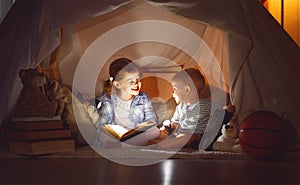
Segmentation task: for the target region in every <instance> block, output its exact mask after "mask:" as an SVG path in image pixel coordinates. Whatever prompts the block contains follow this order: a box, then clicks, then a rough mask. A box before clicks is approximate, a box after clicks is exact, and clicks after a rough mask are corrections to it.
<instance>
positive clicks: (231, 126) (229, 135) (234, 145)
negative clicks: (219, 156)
mask: <svg viewBox="0 0 300 185" xmlns="http://www.w3.org/2000/svg"><path fill="white" fill-rule="evenodd" d="M221 133H222V135H220V136H219V137H218V139H217V140H216V141H215V142H214V143H213V147H212V149H213V150H217V151H224V152H239V153H240V152H243V150H242V148H241V146H240V144H239V139H238V133H239V129H238V118H237V117H236V116H234V117H233V118H232V119H231V120H230V121H229V122H228V123H227V124H224V125H223V126H222V129H221Z"/></svg>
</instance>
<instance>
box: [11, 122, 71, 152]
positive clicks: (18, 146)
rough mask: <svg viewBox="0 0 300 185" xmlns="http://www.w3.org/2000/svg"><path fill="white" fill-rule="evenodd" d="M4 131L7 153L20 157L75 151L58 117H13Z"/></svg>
mask: <svg viewBox="0 0 300 185" xmlns="http://www.w3.org/2000/svg"><path fill="white" fill-rule="evenodd" d="M11 124H12V126H11V128H7V129H6V130H5V137H6V138H7V140H8V147H9V151H10V152H13V153H17V154H22V155H31V156H34V155H44V154H52V153H59V152H70V151H74V150H75V142H74V139H73V138H72V132H71V130H70V129H69V128H65V127H64V124H63V121H62V120H61V119H60V117H53V118H45V117H22V118H16V117H13V118H12V120H11Z"/></svg>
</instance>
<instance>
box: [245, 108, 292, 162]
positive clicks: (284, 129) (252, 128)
mask: <svg viewBox="0 0 300 185" xmlns="http://www.w3.org/2000/svg"><path fill="white" fill-rule="evenodd" d="M288 135H289V125H288V123H287V122H286V120H284V119H283V118H282V117H280V116H278V115H277V114H275V113H273V112H270V111H267V110H262V111H256V112H254V113H252V114H250V115H249V116H247V117H246V118H245V119H244V120H243V121H242V124H241V127H240V133H239V138H240V144H241V147H242V148H243V150H244V151H245V153H246V154H248V155H249V156H250V157H252V158H254V159H274V158H277V157H280V156H281V155H282V154H283V153H284V151H285V149H286V146H287V142H288Z"/></svg>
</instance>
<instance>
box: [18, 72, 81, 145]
mask: <svg viewBox="0 0 300 185" xmlns="http://www.w3.org/2000/svg"><path fill="white" fill-rule="evenodd" d="M19 77H20V78H21V80H22V83H23V89H22V91H21V93H20V95H19V98H18V101H17V103H16V106H15V109H14V113H13V115H12V116H13V117H34V116H39V117H40V116H41V117H48V118H51V117H54V116H60V117H61V119H62V120H63V121H64V123H65V126H68V127H69V128H70V129H71V130H72V133H73V134H75V135H76V137H77V142H78V144H85V140H84V138H83V137H82V135H81V134H80V131H79V128H78V126H77V122H76V120H75V116H74V112H73V107H72V98H74V97H73V96H72V92H71V91H70V90H69V88H68V87H67V86H66V85H64V84H62V83H60V82H59V81H57V80H50V79H47V77H46V75H45V74H44V73H41V72H39V70H38V69H26V70H25V69H22V70H20V71H19Z"/></svg>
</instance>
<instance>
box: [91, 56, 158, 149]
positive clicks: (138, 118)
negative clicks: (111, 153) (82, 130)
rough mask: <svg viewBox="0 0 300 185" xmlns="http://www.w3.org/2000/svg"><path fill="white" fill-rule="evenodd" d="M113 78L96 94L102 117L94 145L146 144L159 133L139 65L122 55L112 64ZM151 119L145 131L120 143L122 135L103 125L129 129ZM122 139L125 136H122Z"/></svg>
mask: <svg viewBox="0 0 300 185" xmlns="http://www.w3.org/2000/svg"><path fill="white" fill-rule="evenodd" d="M109 75H110V79H109V80H107V81H106V82H105V83H104V91H103V94H102V95H101V96H100V97H97V98H96V99H97V100H98V101H97V102H96V107H97V109H98V111H99V115H100V119H99V123H98V126H97V131H96V137H95V140H94V142H93V144H94V145H103V146H104V147H110V146H121V144H122V146H128V145H135V146H143V145H146V144H147V141H148V140H151V139H155V138H157V137H158V136H159V129H158V128H157V127H156V124H157V117H156V114H155V113H154V111H153V108H152V103H151V100H150V99H149V97H148V96H147V94H146V93H144V92H141V91H140V89H141V82H140V79H141V74H140V72H139V70H138V67H137V65H135V64H134V62H132V61H131V60H129V59H127V58H119V59H116V60H115V61H113V62H112V63H111V64H110V66H109ZM142 123H143V124H145V123H152V124H148V125H155V126H152V127H146V128H147V129H145V130H144V131H143V132H140V133H139V134H136V135H134V136H133V137H131V138H126V141H125V142H126V144H123V143H120V142H119V140H118V139H119V138H118V139H116V138H115V137H112V135H111V134H107V132H103V131H105V130H106V131H107V129H105V128H107V127H104V125H119V126H122V127H124V128H125V129H126V130H130V129H133V128H136V127H137V126H138V125H140V124H142ZM122 141H123V140H122Z"/></svg>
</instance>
